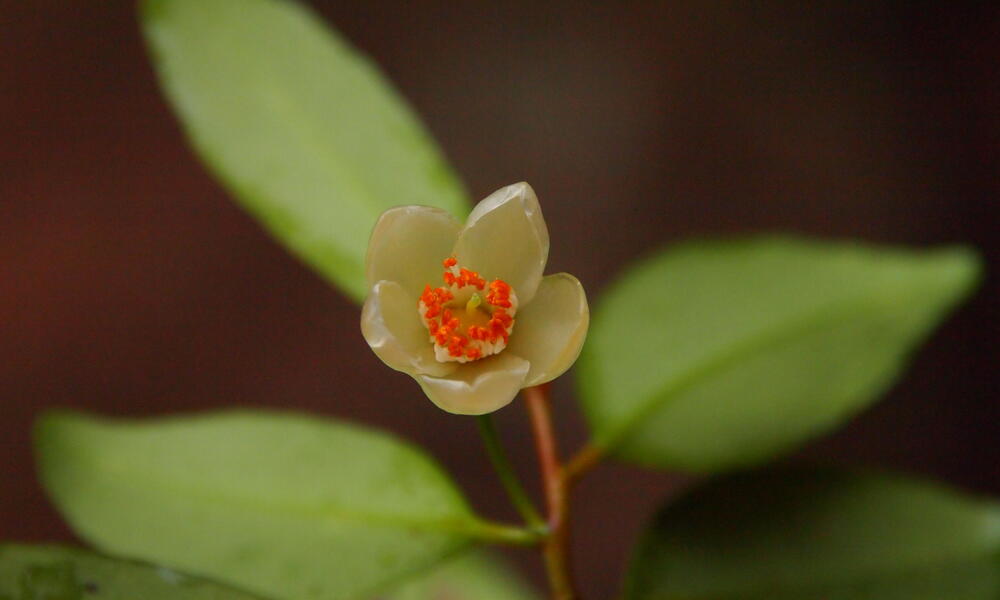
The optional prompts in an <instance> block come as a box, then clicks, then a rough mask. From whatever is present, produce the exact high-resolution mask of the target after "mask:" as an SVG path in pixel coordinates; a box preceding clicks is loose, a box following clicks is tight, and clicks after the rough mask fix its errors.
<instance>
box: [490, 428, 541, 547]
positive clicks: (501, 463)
mask: <svg viewBox="0 0 1000 600" xmlns="http://www.w3.org/2000/svg"><path fill="white" fill-rule="evenodd" d="M476 423H477V424H478V425H479V434H480V435H481V436H482V438H483V444H484V445H485V446H486V453H487V454H489V457H490V462H491V463H493V468H494V469H495V470H496V472H497V475H498V476H499V477H500V483H502V484H503V487H504V489H505V490H506V491H507V495H508V496H509V497H510V501H511V502H512V503H513V504H514V508H516V509H517V511H518V512H519V513H521V516H522V517H524V521H525V522H526V523H527V524H528V525H529V526H530V527H531V528H532V529H534V530H536V531H540V532H544V531H545V530H546V525H545V521H544V519H542V516H541V515H540V514H538V510H537V509H535V505H534V503H533V502H532V501H531V498H530V497H529V496H528V493H527V492H526V491H525V490H524V487H523V486H522V485H521V482H520V481H519V480H518V478H517V473H516V472H515V471H514V467H513V466H512V465H511V463H510V460H509V459H508V458H507V453H506V452H504V449H503V444H502V443H501V442H500V436H498V435H497V429H496V426H495V425H494V424H493V417H492V416H491V415H488V414H487V415H480V416H479V417H477V418H476Z"/></svg>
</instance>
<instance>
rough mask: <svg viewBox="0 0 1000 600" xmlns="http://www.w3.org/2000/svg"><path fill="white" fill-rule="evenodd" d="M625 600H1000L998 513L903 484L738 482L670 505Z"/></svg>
mask: <svg viewBox="0 0 1000 600" xmlns="http://www.w3.org/2000/svg"><path fill="white" fill-rule="evenodd" d="M625 597H626V599H627V600H654V599H655V600H682V599H683V600H996V599H997V598H1000V505H997V504H996V503H988V502H986V501H983V500H979V499H975V498H970V497H968V496H964V495H962V494H959V493H957V492H954V491H951V490H948V489H945V488H943V487H939V486H937V485H932V484H928V483H922V482H916V481H911V480H907V479H903V478H900V477H896V476H887V475H879V474H873V473H847V472H837V471H832V470H825V471H807V470H804V469H800V470H790V471H774V472H766V473H757V474H741V475H737V476H734V477H729V478H725V479H722V480H720V481H716V482H714V483H710V484H708V485H706V486H704V487H702V488H701V489H697V490H695V491H694V492H693V493H691V494H688V495H687V496H685V497H684V498H682V499H681V500H680V501H679V502H678V503H676V504H674V505H672V506H668V507H667V508H666V509H665V510H664V511H663V512H662V513H660V515H659V516H658V517H657V518H656V520H655V522H654V523H653V525H652V527H651V528H650V529H649V531H647V533H646V534H645V536H644V539H643V540H642V541H641V542H640V544H639V548H638V551H637V553H636V556H635V559H634V562H633V565H632V568H631V573H630V575H629V579H628V584H627V589H626V594H625Z"/></svg>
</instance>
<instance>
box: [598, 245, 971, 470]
mask: <svg viewBox="0 0 1000 600" xmlns="http://www.w3.org/2000/svg"><path fill="white" fill-rule="evenodd" d="M977 271H978V263H977V260H976V257H975V256H974V255H973V254H972V253H971V252H970V251H968V250H965V249H961V248H948V249H939V250H926V251H909V250H901V249H889V248H878V247H869V246H864V245H860V244H853V243H834V242H818V241H807V240H799V239H792V238H770V237H765V238H755V239H749V240H742V241H731V242H698V243H688V244H683V245H681V246H679V247H676V248H674V249H671V250H668V251H666V252H664V253H662V254H658V255H656V256H654V257H652V258H651V259H649V260H647V261H645V262H643V263H641V264H640V265H638V266H637V267H635V268H633V269H631V270H630V271H628V273H627V274H626V275H625V276H624V277H622V279H621V280H620V281H619V282H617V283H616V284H615V285H613V286H612V287H611V289H610V290H609V291H608V292H607V293H606V295H605V296H604V299H603V301H602V302H601V303H600V304H599V306H598V307H597V309H596V311H595V314H594V316H593V319H592V324H591V329H590V337H589V339H588V341H587V345H586V346H585V347H584V352H583V355H582V357H581V359H580V362H579V364H578V373H579V375H580V392H581V396H582V400H583V406H584V409H585V412H586V414H587V417H588V420H589V422H590V424H591V428H592V429H593V432H594V443H595V444H596V445H597V446H599V447H602V448H605V449H608V450H610V451H611V452H613V453H615V454H617V455H618V456H619V457H621V458H624V459H627V460H631V461H635V462H639V463H643V464H647V465H654V466H661V467H669V468H679V469H684V470H691V471H714V470H719V469H724V468H727V467H732V466H735V465H742V464H747V463H754V462H759V461H761V460H764V459H767V458H769V457H771V456H773V455H775V454H776V453H779V452H782V451H785V450H787V449H789V448H790V447H793V446H794V445H795V444H797V443H799V442H801V441H803V440H805V439H807V438H809V437H810V436H813V435H815V434H817V433H820V432H823V431H826V430H828V429H830V428H831V427H833V426H834V425H836V424H838V423H840V422H841V421H842V420H843V419H845V418H846V417H848V416H850V415H852V414H854V413H855V412H857V411H858V410H860V409H861V408H863V407H865V406H867V405H868V404H869V403H871V402H872V401H874V400H875V399H876V398H877V397H878V396H879V394H881V393H882V392H883V391H885V389H886V388H887V387H888V386H889V385H890V384H891V383H892V382H893V380H894V379H895V378H896V376H897V375H898V374H899V373H900V371H901V370H902V368H903V366H904V365H905V363H906V359H907V357H908V356H909V354H910V353H911V351H912V350H913V349H914V348H915V347H916V346H917V345H918V344H919V343H920V342H921V341H922V340H923V339H924V338H925V337H926V336H927V334H928V333H929V332H930V331H931V330H932V329H933V328H934V326H935V325H936V324H937V323H938V322H939V321H940V320H941V319H942V317H943V316H944V315H945V314H946V313H947V311H948V310H949V309H951V308H952V307H953V306H955V304H956V303H957V302H958V301H959V300H961V299H962V298H963V297H965V296H966V294H967V293H968V292H969V290H970V289H971V288H972V287H973V285H974V283H975V281H976V279H977Z"/></svg>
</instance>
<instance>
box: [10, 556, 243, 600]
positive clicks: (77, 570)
mask: <svg viewBox="0 0 1000 600" xmlns="http://www.w3.org/2000/svg"><path fill="white" fill-rule="evenodd" d="M0 598H9V599H10V600H254V598H256V596H251V595H249V594H246V593H243V592H238V591H236V590H231V589H228V588H224V587H222V586H219V585H216V584H214V583H209V582H206V581H202V580H200V579H195V578H192V577H187V576H184V575H181V574H179V573H175V572H173V571H170V570H167V569H162V568H156V567H150V566H146V565H140V564H135V563H130V562H125V561H121V560H115V559H112V558H106V557H103V556H98V555H96V554H92V553H90V552H84V551H82V550H76V549H71V548H62V547H57V546H24V545H18V544H2V545H0Z"/></svg>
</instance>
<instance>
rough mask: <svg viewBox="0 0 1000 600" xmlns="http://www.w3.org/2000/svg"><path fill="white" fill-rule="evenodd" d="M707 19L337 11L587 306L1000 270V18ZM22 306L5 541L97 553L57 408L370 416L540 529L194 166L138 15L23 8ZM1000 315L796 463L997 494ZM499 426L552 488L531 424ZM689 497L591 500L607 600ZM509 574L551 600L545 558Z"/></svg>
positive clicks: (565, 404) (13, 105) (607, 491)
mask: <svg viewBox="0 0 1000 600" xmlns="http://www.w3.org/2000/svg"><path fill="white" fill-rule="evenodd" d="M700 4H701V3H696V2H692V3H683V4H680V5H677V4H671V5H649V4H639V3H636V4H629V5H624V4H622V5H617V4H616V5H615V6H613V7H612V6H604V7H602V6H598V5H596V4H594V5H590V4H559V5H547V6H540V5H537V4H536V3H518V4H514V5H509V6H508V7H501V6H499V4H498V3H490V4H489V6H486V5H485V4H481V3H445V2H441V3H434V2H423V1H421V2H411V3H405V4H403V3H400V4H392V5H389V4H382V3H369V2H350V3H347V2H337V3H333V2H330V3H317V6H316V7H317V9H318V10H319V11H320V12H321V13H322V14H323V16H324V17H326V18H328V19H329V20H330V21H332V22H334V23H336V24H337V25H338V26H339V27H340V29H341V30H342V31H343V32H344V33H345V34H346V35H347V36H348V37H349V38H350V39H351V40H352V41H353V42H354V43H355V44H357V45H358V46H360V47H361V48H363V49H364V50H366V51H367V52H368V53H370V54H371V55H372V56H373V57H374V58H375V59H376V60H377V61H378V63H380V64H381V65H382V66H383V67H384V69H385V71H386V72H387V73H388V75H389V76H390V77H391V79H392V80H394V81H395V82H396V84H397V85H398V87H399V88H400V89H401V90H402V92H403V93H404V94H405V95H406V96H407V97H408V98H409V99H410V100H411V101H412V103H413V104H414V105H415V107H416V108H417V109H418V111H419V112H420V113H421V114H422V115H423V116H424V118H425V119H426V122H427V123H428V124H429V126H430V128H431V130H432V131H433V132H434V134H435V135H436V136H437V138H438V139H439V140H440V142H441V144H442V146H443V147H444V149H445V151H446V153H447V154H448V156H449V157H450V158H451V159H452V161H453V162H454V164H455V166H456V168H457V170H458V171H459V172H460V173H461V174H462V175H463V177H464V179H465V181H466V182H467V183H468V186H469V189H470V191H471V192H472V193H473V196H474V197H476V198H479V197H482V196H484V195H486V194H487V193H489V192H491V191H492V190H494V189H495V188H498V187H500V186H503V185H505V184H508V183H511V182H514V181H519V180H527V181H529V182H531V183H532V184H533V186H534V187H535V189H536V190H537V192H538V193H539V196H540V197H541V199H542V202H543V206H544V208H545V212H546V216H547V220H548V224H549V228H550V230H551V234H552V253H551V260H550V270H552V271H557V270H566V271H570V272H572V273H575V274H577V275H578V276H579V277H580V279H581V280H582V281H583V282H584V285H585V286H586V287H587V289H588V292H589V293H590V296H591V300H592V301H593V300H598V299H599V298H600V294H601V291H602V289H603V288H604V286H605V285H606V284H607V283H608V281H609V279H610V278H611V277H612V276H613V275H614V274H615V273H616V272H617V271H618V270H619V269H621V268H622V267H623V266H625V265H626V264H627V263H628V262H629V261H630V260H632V259H634V258H635V257H637V256H639V255H642V254H644V253H648V252H650V251H651V250H652V249H654V248H656V247H658V246H660V245H661V244H664V243H667V242H670V241H672V240H677V239H680V238H683V237H686V236H690V235H693V234H706V233H714V234H726V233H732V232H741V231H748V230H782V231H794V232H800V233H807V234H815V235H823V236H847V237H852V238H862V239H866V240H873V241H881V242H894V243H902V244H909V245H916V246H921V245H927V244H937V243H947V242H967V243H970V244H974V245H976V246H977V247H979V248H980V249H981V250H982V251H983V252H984V253H985V254H986V255H987V258H988V259H992V258H996V255H997V235H996V233H997V228H998V221H997V211H996V207H997V192H998V189H997V188H998V185H997V184H998V178H997V174H998V166H1000V165H998V161H997V153H996V149H997V145H998V141H1000V135H998V133H1000V118H998V108H1000V105H998V100H1000V94H998V83H997V82H998V75H1000V73H998V72H997V71H998V68H997V66H998V64H1000V62H998V58H1000V53H998V43H1000V38H998V34H1000V21H998V12H997V9H996V8H995V7H989V5H988V4H986V3H984V4H983V5H982V7H981V8H973V7H971V6H965V5H961V4H952V3H949V4H944V5H941V6H939V7H938V8H933V9H928V8H924V7H923V6H922V5H919V3H918V4H911V3H898V4H878V3H843V4H837V3H821V6H819V7H817V6H813V5H810V6H809V7H808V8H790V7H775V6H771V7H769V8H761V7H755V8H747V7H742V4H743V3H732V4H731V5H729V6H715V7H713V8H708V7H703V6H701V5H700ZM713 4H714V3H713ZM747 4H750V3H747ZM994 264H995V263H994ZM990 269H991V270H992V269H995V266H990ZM0 286H2V288H0V289H2V293H0V407H2V411H3V412H2V417H3V418H2V419H0V446H2V448H3V454H2V458H0V539H20V540H67V539H71V534H70V533H69V531H68V530H67V528H66V527H65V525H63V524H62V522H61V521H60V519H59V517H58V515H56V513H55V512H54V511H53V510H52V508H51V507H50V506H49V505H48V504H47V502H46V500H45V498H44V496H43V495H42V492H41V491H40V489H39V487H38V485H37V483H36V481H35V477H34V474H33V471H32V469H33V467H32V458H31V450H30V440H29V429H30V426H31V422H32V419H33V418H34V416H35V415H36V414H37V413H38V412H39V411H40V410H41V409H43V408H45V407H49V406H72V407H76V408H83V409H89V410H94V411H100V412H103V413H109V414H117V415H151V414H161V413H165V412H172V411H182V410H193V409H206V408H215V407H226V406H232V405H250V406H270V407H282V408H297V409H304V410H309V411H315V412H320V413H324V414H329V415H337V416H341V417H348V418H351V419H355V420H358V421H362V422H366V423H370V424H373V425H375V426H378V427H382V428H385V429H389V430H392V431H396V432H399V433H401V434H403V435H405V436H406V437H408V438H410V439H412V440H415V441H417V442H419V443H421V444H424V445H426V446H427V447H428V448H429V449H430V450H431V451H432V452H433V453H434V454H435V455H436V456H437V457H438V458H440V459H441V461H442V462H443V463H444V464H445V465H446V466H447V467H448V469H449V470H451V471H452V472H453V473H454V474H455V475H456V476H457V477H458V479H459V480H460V481H461V482H462V484H463V485H464V487H465V488H466V489H467V490H468V494H469V496H470V497H471V499H472V500H473V502H474V503H475V505H476V506H477V507H478V508H479V509H480V510H481V511H482V512H484V513H486V514H489V515H493V516H497V517H499V518H513V517H514V515H513V514H512V512H511V511H510V510H509V509H508V508H506V505H505V501H504V499H503V497H502V495H501V492H500V491H499V488H498V487H497V485H496V484H495V483H494V480H493V475H492V474H491V472H490V470H489V467H488V465H487V463H486V460H485V458H484V456H483V454H482V452H481V451H480V449H479V441H478V439H477V436H476V432H475V427H474V425H473V423H472V422H471V421H470V420H469V419H467V418H459V417H455V416H451V415H448V414H445V413H442V412H441V411H438V410H437V409H435V408H434V407H433V406H432V405H431V404H430V403H429V402H427V401H426V400H425V399H423V397H422V396H421V395H420V394H419V392H418V390H417V388H416V386H415V385H414V384H413V383H412V382H411V380H410V379H409V378H407V377H406V376H404V375H400V374H396V373H394V372H391V371H389V370H388V369H386V368H385V367H384V366H383V365H382V364H381V363H380V362H378V361H377V360H376V359H375V357H374V356H373V355H372V354H371V352H370V351H369V350H368V348H367V347H366V346H365V344H364V342H363V340H362V339H361V336H360V334H359V331H358V308H357V306H355V305H353V304H351V303H350V302H348V301H347V300H345V299H344V298H343V297H342V296H340V295H339V294H338V293H337V292H336V291H334V290H332V289H331V288H329V287H328V286H327V285H326V284H325V283H324V282H322V281H321V280H319V279H318V278H317V277H316V276H315V275H314V274H313V273H312V272H310V271H309V270H307V269H306V268H304V267H303V266H301V265H300V264H299V263H297V262H296V261H295V260H294V259H292V258H291V257H290V256H288V255H287V254H286V253H285V252H284V251H283V250H282V249H281V248H280V247H279V246H278V245H277V244H275V243H274V242H273V241H271V240H270V239H269V238H268V237H267V236H266V235H265V234H264V233H262V231H261V230H260V229H259V228H258V227H257V226H256V225H255V224H254V222H253V221H251V220H250V219H249V218H248V217H247V216H246V215H244V214H243V213H242V212H241V211H240V210H239V209H238V208H236V206H235V205H234V204H233V203H232V202H230V201H229V199H228V198H227V196H226V194H225V193H224V192H223V191H222V190H221V189H220V187H219V186H218V185H217V184H216V183H215V182H214V181H213V179H212V178H211V177H210V176H209V175H208V174H207V173H206V171H205V170H204V169H203V168H202V167H201V166H200V164H199V163H198V162H197V161H196V159H195V158H194V157H193V155H192V153H191V152H190V151H189V150H188V148H187V146H186V145H185V142H184V140H183V138H182V136H181V133H180V130H179V128H178V125H177V122H176V121H175V120H174V118H173V116H172V115H171V113H170V111H169V110H168V108H167V106H166V105H165V103H164V100H163V98H162V96H161V95H160V93H159V91H158V89H157V84H156V82H155V80H154V77H153V73H152V71H151V69H150V66H149V64H148V61H147V59H146V55H145V52H144V49H143V46H142V42H141V39H140V36H139V34H138V30H137V26H136V18H135V14H134V7H133V5H132V4H131V3H126V2H90V3H83V2H65V1H54V0H49V1H41V0H33V1H31V2H14V1H8V0H3V1H2V2H0ZM998 300H1000V294H998V289H997V287H996V286H995V284H994V283H993V279H992V274H991V275H990V279H989V280H988V281H987V282H986V283H985V286H984V288H983V289H981V291H980V293H979V294H978V295H977V296H976V297H975V299H974V300H973V301H972V302H971V303H969V304H968V305H967V306H965V307H964V308H963V309H962V310H961V311H959V312H958V313H957V314H956V315H955V316H954V318H952V319H951V320H949V321H948V322H947V323H946V324H945V326H944V327H943V328H942V329H941V330H940V331H939V332H938V334H937V335H935V336H934V338H933V339H932V340H931V341H930V343H929V345H928V346H927V347H926V348H925V349H924V350H922V351H921V352H920V353H919V354H918V355H917V356H916V357H915V360H914V363H913V367H912V369H911V370H910V372H909V374H908V376H907V377H906V378H905V380H904V381H903V382H902V383H901V384H900V385H898V386H897V387H896V388H895V389H894V390H893V391H892V393H891V394H889V397H888V398H887V399H886V400H885V401H884V402H882V403H881V404H880V405H878V406H876V407H875V408H873V409H871V410H870V411H868V412H867V413H866V414H864V415H862V416H861V417H860V418H858V419H856V420H854V421H853V422H852V423H851V424H849V425H848V426H847V427H846V428H844V429H843V430H841V431H839V432H838V433H836V434H833V435H832V436H829V437H827V438H825V439H821V440H819V441H817V442H814V443H813V444H811V445H810V446H809V447H807V448H806V449H805V450H804V451H803V452H802V453H801V454H800V457H801V456H803V455H804V456H808V457H811V458H820V459H823V460H837V461H844V462H852V463H853V462H862V463H872V464H879V465H887V466H892V467H898V468H902V469H905V470H909V471H913V472H917V473H922V474H927V475H931V476H935V477H939V478H942V479H945V480H948V481H951V482H953V483H955V484H958V485H961V486H964V487H966V488H969V489H972V490H977V491H980V492H987V493H1000V450H998V446H997V440H998V439H1000V438H998V436H1000V408H998V402H997V393H996V391H997V383H998V382H997V378H996V371H997V365H998V360H997V359H998V356H997V352H996V340H997V337H998V336H997V334H998V325H997V312H996V307H997V306H998ZM569 379H570V378H568V377H567V378H566V380H567V381H568V380H569ZM571 392H572V386H571V385H570V384H569V383H567V382H566V381H561V382H560V383H559V385H557V388H556V396H557V406H558V419H559V429H560V432H561V434H562V436H563V442H564V447H565V448H566V449H567V450H569V449H571V448H572V447H574V446H576V445H577V444H578V443H580V442H581V441H582V440H583V438H584V428H583V424H582V422H581V419H580V418H579V417H578V416H577V413H576V412H575V407H574V404H573V400H572V397H571V396H572V394H571ZM499 422H500V425H501V427H502V428H503V431H504V435H505V437H506V438H507V441H508V443H509V445H510V447H511V451H512V453H513V455H514V457H515V458H516V460H517V462H518V464H519V465H521V466H522V467H523V471H524V473H525V475H526V476H527V477H533V474H534V465H533V462H532V455H531V450H530V448H529V439H530V438H529V436H528V430H527V428H526V424H525V419H524V414H523V411H522V409H521V407H520V406H519V405H518V404H514V405H512V406H511V407H509V408H507V409H505V410H503V411H501V412H500V413H499ZM678 482H679V480H678V479H676V478H671V477H669V476H667V475H664V474H661V473H654V472H641V471H638V470H634V469H631V468H627V467H622V466H607V467H603V468H602V469H601V470H599V471H598V472H597V474H595V475H594V476H593V477H592V478H591V479H590V480H589V481H587V482H586V483H585V484H584V485H583V486H582V487H581V489H580V494H579V498H578V500H577V503H576V507H577V508H576V516H577V531H578V534H577V537H576V556H577V567H578V571H579V577H580V580H581V581H582V582H583V584H584V587H585V588H586V589H587V590H589V592H590V593H589V596H590V597H592V598H603V597H609V596H610V595H611V594H612V593H613V591H614V590H615V589H616V586H617V583H616V582H617V580H618V578H619V575H620V571H621V569H622V567H623V563H624V560H625V559H626V556H627V552H628V548H629V547H630V545H631V544H632V542H633V540H634V537H635V535H636V533H637V531H638V529H639V527H640V525H641V523H642V521H643V520H644V519H645V518H646V516H647V515H648V513H649V511H650V510H651V509H652V508H653V507H654V506H655V505H656V504H658V503H659V502H660V501H661V499H662V498H663V497H664V496H665V494H666V493H668V492H670V491H671V490H673V489H675V488H676V487H677V483H678ZM511 555H512V556H515V557H517V560H519V561H520V562H521V564H523V565H524V566H525V568H526V570H527V572H529V573H530V574H531V576H532V577H535V578H538V576H539V574H540V571H539V569H538V567H537V566H536V561H535V560H534V557H533V556H531V555H530V554H529V553H527V552H512V553H511Z"/></svg>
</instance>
